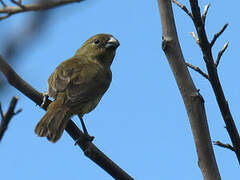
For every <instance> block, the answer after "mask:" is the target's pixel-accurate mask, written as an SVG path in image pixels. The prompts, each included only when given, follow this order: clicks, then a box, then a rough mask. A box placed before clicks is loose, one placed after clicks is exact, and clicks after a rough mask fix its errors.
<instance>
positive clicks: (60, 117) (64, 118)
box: [35, 100, 71, 143]
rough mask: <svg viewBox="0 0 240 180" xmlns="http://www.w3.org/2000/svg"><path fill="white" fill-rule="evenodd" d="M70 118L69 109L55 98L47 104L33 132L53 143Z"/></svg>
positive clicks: (60, 134)
mask: <svg viewBox="0 0 240 180" xmlns="http://www.w3.org/2000/svg"><path fill="white" fill-rule="evenodd" d="M70 118H71V115H70V114H69V109H68V108H67V107H66V106H65V105H63V104H61V103H59V102H57V100H55V101H53V102H52V103H51V104H50V105H49V106H48V110H47V112H46V113H45V115H44V116H43V117H42V119H41V120H40V121H39V122H38V124H37V126H36V127H35V133H36V134H37V135H38V136H40V137H43V136H45V137H47V139H48V140H49V141H51V142H53V143H55V142H56V141H57V140H58V139H59V138H60V137H61V136H62V134H63V131H64V129H65V127H66V126H67V123H68V121H69V119H70Z"/></svg>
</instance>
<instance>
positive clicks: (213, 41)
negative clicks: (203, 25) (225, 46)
mask: <svg viewBox="0 0 240 180" xmlns="http://www.w3.org/2000/svg"><path fill="white" fill-rule="evenodd" d="M227 27H228V23H226V24H224V26H223V27H222V28H221V29H220V31H219V32H217V33H216V34H214V36H213V39H212V41H211V43H210V47H213V45H214V43H215V42H216V40H217V38H219V36H220V35H221V34H222V33H223V32H224V31H225V29H226V28H227Z"/></svg>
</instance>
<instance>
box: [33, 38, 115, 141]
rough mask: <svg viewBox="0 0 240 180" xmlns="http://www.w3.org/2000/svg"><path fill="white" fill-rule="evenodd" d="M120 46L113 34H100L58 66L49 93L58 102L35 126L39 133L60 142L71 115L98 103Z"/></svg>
mask: <svg viewBox="0 0 240 180" xmlns="http://www.w3.org/2000/svg"><path fill="white" fill-rule="evenodd" d="M118 46H119V42H118V41H117V40H116V39H115V38H114V37H113V36H112V35H110V34H97V35H95V36H93V37H91V38H90V39H88V40H87V41H86V42H85V43H84V44H83V46H82V47H81V48H80V49H78V50H77V52H76V54H75V55H74V56H73V57H72V58H70V59H67V60H66V61H64V62H62V63H61V64H60V65H59V66H58V67H57V68H56V70H55V71H54V72H53V73H52V74H51V76H50V77H49V79H48V95H49V96H51V97H53V98H54V101H53V102H52V103H51V104H50V105H49V106H48V109H47V112H46V113H45V115H44V116H43V117H42V119H41V120H40V121H39V122H38V124H37V126H36V128H35V133H36V134H37V135H38V136H41V137H42V136H46V137H47V139H48V140H49V141H51V142H56V141H57V140H58V139H59V138H60V137H61V136H62V133H63V131H64V129H65V127H66V125H67V123H68V120H69V119H70V118H71V116H73V115H75V114H78V115H80V117H82V116H83V115H84V114H86V113H88V112H90V111H92V110H93V109H94V108H95V107H96V106H97V104H98V103H99V101H100V100H101V98H102V96H103V94H104V93H105V92H106V90H107V89H108V87H109V85H110V83H111V79H112V72H111V70H110V66H111V64H112V61H113V58H114V56H115V52H116V49H117V47H118Z"/></svg>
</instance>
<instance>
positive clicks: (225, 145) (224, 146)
mask: <svg viewBox="0 0 240 180" xmlns="http://www.w3.org/2000/svg"><path fill="white" fill-rule="evenodd" d="M213 143H214V145H217V146H219V147H223V148H227V149H230V150H232V151H235V149H234V147H232V146H231V145H230V144H223V143H221V142H220V141H213Z"/></svg>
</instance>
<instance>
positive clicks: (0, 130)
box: [0, 97, 22, 141]
mask: <svg viewBox="0 0 240 180" xmlns="http://www.w3.org/2000/svg"><path fill="white" fill-rule="evenodd" d="M17 101H18V98H17V97H13V98H12V100H11V102H10V105H9V108H8V110H7V112H6V113H5V114H4V113H3V110H2V107H1V106H0V112H1V118H2V121H1V124H0V141H1V140H2V137H3V135H4V133H5V131H6V130H7V128H8V124H9V122H10V120H11V119H12V117H13V116H14V115H16V114H18V113H20V112H21V111H22V109H19V110H17V111H16V112H14V110H15V107H16V105H17Z"/></svg>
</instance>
